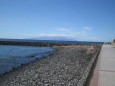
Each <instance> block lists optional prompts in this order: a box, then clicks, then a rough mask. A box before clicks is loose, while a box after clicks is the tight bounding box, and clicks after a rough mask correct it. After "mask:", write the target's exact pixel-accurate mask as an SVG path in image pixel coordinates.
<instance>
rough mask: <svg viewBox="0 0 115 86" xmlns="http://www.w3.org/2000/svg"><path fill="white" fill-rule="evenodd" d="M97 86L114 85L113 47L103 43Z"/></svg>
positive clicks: (114, 50)
mask: <svg viewBox="0 0 115 86" xmlns="http://www.w3.org/2000/svg"><path fill="white" fill-rule="evenodd" d="M98 86H115V48H113V47H112V46H111V45H103V47H102V51H101V53H100V67H99V79H98Z"/></svg>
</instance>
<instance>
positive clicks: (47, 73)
mask: <svg viewBox="0 0 115 86" xmlns="http://www.w3.org/2000/svg"><path fill="white" fill-rule="evenodd" d="M53 48H55V49H56V50H57V51H56V52H55V53H54V54H52V55H50V56H47V57H45V58H44V59H40V60H36V61H35V62H32V63H29V64H26V65H22V66H21V67H20V68H18V69H13V70H12V71H11V72H9V73H6V74H3V75H2V76H0V86H85V85H84V84H85V81H86V79H87V76H88V75H89V72H90V69H91V67H92V64H93V62H94V60H95V58H96V55H97V53H98V50H99V47H97V46H95V45H70V46H55V47H53Z"/></svg>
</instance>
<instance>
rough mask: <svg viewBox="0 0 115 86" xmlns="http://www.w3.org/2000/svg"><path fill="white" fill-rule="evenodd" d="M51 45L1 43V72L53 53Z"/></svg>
mask: <svg viewBox="0 0 115 86" xmlns="http://www.w3.org/2000/svg"><path fill="white" fill-rule="evenodd" d="M53 51H54V49H53V48H50V47H30V46H29V47H28V46H10V45H8V46H6V45H0V74H3V73H5V72H8V71H10V70H11V69H12V68H17V67H19V66H20V65H21V64H26V63H29V62H32V61H34V60H36V59H39V58H42V57H44V56H47V55H49V54H51V53H53Z"/></svg>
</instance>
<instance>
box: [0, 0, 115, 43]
mask: <svg viewBox="0 0 115 86" xmlns="http://www.w3.org/2000/svg"><path fill="white" fill-rule="evenodd" d="M0 38H10V39H43V40H44V39H46V40H77V41H104V42H108V41H112V40H113V38H115V0H0Z"/></svg>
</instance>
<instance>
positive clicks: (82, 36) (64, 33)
mask: <svg viewBox="0 0 115 86" xmlns="http://www.w3.org/2000/svg"><path fill="white" fill-rule="evenodd" d="M90 30H92V28H90V27H83V28H82V29H80V30H79V31H78V30H73V29H71V28H69V29H68V28H56V29H55V30H54V32H55V33H42V34H40V33H39V34H26V35H28V36H30V37H36V38H37V37H38V38H41V39H42V38H46V39H47V38H48V39H50V38H51V39H60V40H63V39H67V40H79V41H99V40H101V38H98V37H94V36H90Z"/></svg>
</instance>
